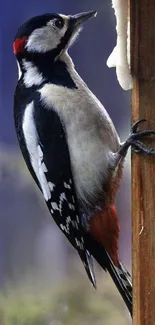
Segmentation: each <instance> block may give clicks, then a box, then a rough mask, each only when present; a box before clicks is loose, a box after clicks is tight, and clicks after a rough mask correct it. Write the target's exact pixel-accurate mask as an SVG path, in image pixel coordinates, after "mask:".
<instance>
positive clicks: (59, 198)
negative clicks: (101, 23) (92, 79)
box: [13, 11, 155, 314]
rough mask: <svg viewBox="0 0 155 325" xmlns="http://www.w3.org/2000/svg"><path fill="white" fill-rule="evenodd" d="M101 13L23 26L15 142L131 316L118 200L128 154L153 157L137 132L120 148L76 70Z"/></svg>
mask: <svg viewBox="0 0 155 325" xmlns="http://www.w3.org/2000/svg"><path fill="white" fill-rule="evenodd" d="M96 14H97V13H96V11H91V12H86V13H81V14H77V15H72V16H71V15H69V16H66V15H62V14H50V13H48V14H44V15H41V16H37V17H33V18H31V19H30V20H28V21H27V22H26V23H24V24H23V25H22V26H21V27H20V28H19V30H18V31H17V34H16V36H15V40H14V44H13V48H14V53H15V55H16V58H17V63H18V68H19V80H18V83H17V87H16V90H15V96H14V120H15V128H16V133H17V138H18V141H19V145H20V148H21V151H22V154H23V157H24V159H25V162H26V165H27V167H28V169H29V171H30V173H31V175H32V177H33V179H34V180H35V182H36V184H37V185H38V187H39V189H40V190H41V192H42V194H43V196H44V199H45V201H46V204H47V207H48V209H49V211H50V213H51V215H52V217H53V219H54V220H55V222H56V224H57V225H58V227H59V228H60V229H61V230H62V232H63V233H64V235H65V236H66V237H67V239H68V240H69V242H70V243H71V244H72V245H73V247H74V248H75V249H76V250H77V252H78V254H79V256H80V258H81V260H82V262H83V264H84V267H85V270H86V272H87V275H88V277H89V279H90V281H91V282H92V284H93V285H94V287H96V280H95V274H94V270H93V261H92V257H94V258H95V259H96V261H97V262H98V263H99V264H100V265H101V267H102V268H103V269H104V270H105V271H108V272H109V273H110V275H111V277H112V279H113V281H114V283H115V284H116V286H117V288H118V290H119V292H120V294H121V296H122V298H123V299H124V301H125V303H126V305H127V307H128V309H129V312H130V313H131V314H132V284H131V277H130V274H129V273H128V271H127V270H126V268H125V267H124V266H123V264H122V263H121V261H120V260H119V256H118V238H119V223H118V216H117V212H116V208H115V196H116V192H117V188H118V186H119V182H120V178H121V175H122V168H123V162H124V158H125V156H126V153H127V150H128V148H129V147H130V146H131V147H132V149H133V150H134V151H137V152H146V153H151V154H154V153H155V150H154V149H152V148H147V147H146V146H145V145H144V144H143V143H142V142H141V141H140V140H141V137H143V136H145V135H151V134H154V133H155V132H154V131H150V130H146V131H139V132H138V131H137V128H138V126H139V124H140V123H142V122H143V120H140V121H137V122H136V123H135V124H134V125H133V127H132V131H131V134H130V135H129V137H128V139H127V140H126V141H125V142H124V143H123V144H122V143H121V142H120V140H119V137H118V135H117V132H116V129H115V127H114V125H113V122H112V120H111V118H110V117H109V115H108V113H107V111H106V110H105V108H104V107H103V105H102V104H101V102H100V101H99V100H98V99H97V98H96V97H95V95H94V94H93V93H92V92H91V91H90V89H89V88H88V86H87V85H86V84H85V82H84V81H83V80H82V79H81V77H80V76H79V75H78V73H77V72H76V70H75V68H74V64H73V61H72V59H71V57H70V56H69V54H68V49H69V47H70V46H71V45H72V43H73V41H74V40H75V39H76V37H77V36H78V34H79V32H80V30H81V26H82V24H83V22H84V21H86V20H87V19H88V18H91V17H94V16H96Z"/></svg>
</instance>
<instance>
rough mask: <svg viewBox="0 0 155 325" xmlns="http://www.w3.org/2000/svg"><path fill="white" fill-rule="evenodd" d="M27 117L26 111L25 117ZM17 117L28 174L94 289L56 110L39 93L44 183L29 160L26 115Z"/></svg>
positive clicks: (39, 149)
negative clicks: (24, 126)
mask: <svg viewBox="0 0 155 325" xmlns="http://www.w3.org/2000/svg"><path fill="white" fill-rule="evenodd" d="M16 109H17V103H16ZM24 114H25V112H24V111H23V116H24ZM14 115H15V125H16V130H17V136H18V140H19V143H20V147H21V150H22V153H23V156H24V159H25V161H26V164H27V166H28V168H29V171H30V172H31V175H32V177H33V178H34V180H35V181H36V183H37V185H38V186H39V188H40V189H41V191H42V192H43V194H44V198H45V200H46V204H47V206H48V209H49V211H50V213H51V214H52V217H53V219H54V220H55V222H56V223H57V225H58V226H59V228H60V229H61V230H62V232H63V233H64V234H65V236H66V237H67V239H68V240H69V241H70V243H71V244H72V245H73V246H74V248H75V249H76V250H77V251H78V253H79V255H80V257H81V259H82V262H83V264H84V266H85V269H86V272H87V274H88V277H89V279H90V280H91V282H92V283H93V285H94V286H95V285H96V283H95V276H94V272H93V266H92V260H91V255H90V253H89V252H88V250H87V249H86V247H85V243H84V238H83V236H82V231H81V229H82V228H81V227H82V225H81V220H80V217H79V211H78V204H77V198H76V192H75V188H74V181H73V177H72V172H71V164H70V156H69V150H68V145H67V141H66V135H65V131H64V129H63V126H62V123H61V121H60V118H59V116H58V115H57V114H56V113H55V112H54V111H53V110H48V109H46V108H44V107H43V106H42V105H41V102H40V97H39V94H38V96H36V98H35V101H33V118H34V121H35V128H36V134H37V149H36V150H37V153H38V158H37V159H38V165H39V171H40V173H41V174H42V180H43V183H42V184H41V182H40V180H39V178H38V175H36V173H35V170H34V168H33V166H32V165H33V164H32V163H31V161H32V158H33V157H31V158H30V153H29V150H28V148H27V146H26V145H25V144H26V140H25V139H24V137H23V135H24V134H21V132H23V130H22V127H21V126H22V122H23V116H22V117H21V118H19V115H20V114H16V113H15V114H14ZM20 124H21V125H20ZM24 142H25V143H24Z"/></svg>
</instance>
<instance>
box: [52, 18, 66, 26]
mask: <svg viewBox="0 0 155 325" xmlns="http://www.w3.org/2000/svg"><path fill="white" fill-rule="evenodd" d="M54 25H55V26H56V27H57V28H59V29H61V28H62V27H63V25H64V24H63V21H62V20H60V19H59V18H57V19H55V20H54Z"/></svg>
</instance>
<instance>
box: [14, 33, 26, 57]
mask: <svg viewBox="0 0 155 325" xmlns="http://www.w3.org/2000/svg"><path fill="white" fill-rule="evenodd" d="M26 41H27V37H26V36H23V37H21V38H17V39H16V40H15V42H14V43H13V51H14V53H15V54H18V53H22V52H23V51H24V48H25V44H26Z"/></svg>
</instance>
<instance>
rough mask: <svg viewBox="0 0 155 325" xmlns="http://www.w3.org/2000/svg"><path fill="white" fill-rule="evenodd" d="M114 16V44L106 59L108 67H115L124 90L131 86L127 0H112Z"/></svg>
mask: <svg viewBox="0 0 155 325" xmlns="http://www.w3.org/2000/svg"><path fill="white" fill-rule="evenodd" d="M112 7H113V8H114V12H115V16H116V32H117V40H116V46H115V47H114V49H113V51H112V53H111V54H110V56H109V58H108V60H107V66H108V67H109V68H111V67H116V75H117V79H118V81H119V84H120V86H121V87H122V88H123V89H124V90H128V89H131V88H132V76H131V71H130V26H129V25H130V22H129V17H128V0H112Z"/></svg>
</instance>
